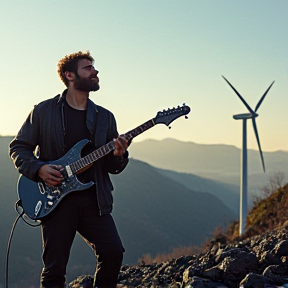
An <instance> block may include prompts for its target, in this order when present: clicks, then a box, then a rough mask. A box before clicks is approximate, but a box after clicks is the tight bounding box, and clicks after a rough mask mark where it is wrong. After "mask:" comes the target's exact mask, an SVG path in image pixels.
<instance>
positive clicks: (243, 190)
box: [222, 76, 275, 235]
mask: <svg viewBox="0 0 288 288" xmlns="http://www.w3.org/2000/svg"><path fill="white" fill-rule="evenodd" d="M222 77H223V78H224V79H225V81H226V82H227V83H228V84H229V86H230V87H231V88H232V89H233V90H234V92H235V93H236V94H237V95H238V97H239V98H240V100H241V101H242V102H243V104H244V105H245V106H246V108H247V109H248V111H249V113H242V114H237V115H233V118H234V119H235V120H242V125H243V126H242V128H243V132H242V137H243V138H242V155H241V179H240V221H239V235H242V234H243V233H244V230H245V223H246V218H247V202H248V201H247V187H248V185H247V178H248V170H247V120H248V119H252V124H253V128H254V132H255V136H256V140H257V144H258V148H259V152H260V158H261V162H262V166H263V170H264V172H265V164H264V158H263V153H262V150H261V145H260V140H259V135H258V131H257V125H256V117H258V114H257V113H256V112H257V110H258V109H259V107H260V105H261V104H262V102H263V100H264V98H265V96H266V95H267V93H268V91H269V90H270V88H271V87H272V85H273V84H274V82H275V81H273V82H272V84H271V85H270V86H269V87H268V89H267V90H266V92H265V93H264V94H263V96H262V97H261V99H260V100H259V102H258V103H257V105H256V107H255V110H254V111H253V110H252V109H251V108H250V106H249V105H248V104H247V102H246V101H245V100H244V99H243V97H242V96H241V95H240V94H239V93H238V91H237V90H236V89H235V88H234V87H233V86H232V84H231V83H230V82H229V81H228V80H227V79H226V78H225V77H224V76H222Z"/></svg>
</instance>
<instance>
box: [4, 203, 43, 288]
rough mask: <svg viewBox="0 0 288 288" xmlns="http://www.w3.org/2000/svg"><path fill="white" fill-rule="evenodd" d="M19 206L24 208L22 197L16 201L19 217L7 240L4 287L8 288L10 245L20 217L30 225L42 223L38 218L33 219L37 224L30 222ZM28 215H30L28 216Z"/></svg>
mask: <svg viewBox="0 0 288 288" xmlns="http://www.w3.org/2000/svg"><path fill="white" fill-rule="evenodd" d="M19 207H21V208H22V205H21V200H20V199H19V200H18V201H17V202H16V203H15V210H16V212H17V213H18V214H19V215H18V216H17V218H16V219H15V221H14V223H13V225H12V228H11V231H10V235H9V238H8V242H7V249H6V263H5V284H4V287H5V288H8V274H9V273H8V267H9V252H10V246H11V241H12V237H13V233H14V230H15V227H16V224H17V222H18V221H19V219H20V218H22V219H23V221H24V222H25V223H26V224H28V225H29V226H31V227H38V226H39V225H40V224H41V222H39V221H38V222H37V220H33V221H35V222H37V225H35V224H31V223H29V222H28V220H27V219H25V218H24V216H25V215H26V214H25V212H24V210H23V208H22V209H21V210H22V211H20V210H19V209H20V208H19ZM27 217H28V216H27ZM28 219H30V218H29V217H28Z"/></svg>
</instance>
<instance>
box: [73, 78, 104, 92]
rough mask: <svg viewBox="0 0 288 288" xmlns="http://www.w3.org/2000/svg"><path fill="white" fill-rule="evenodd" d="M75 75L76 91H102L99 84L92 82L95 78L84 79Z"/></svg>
mask: <svg viewBox="0 0 288 288" xmlns="http://www.w3.org/2000/svg"><path fill="white" fill-rule="evenodd" d="M75 75H76V77H75V80H74V87H75V89H76V90H79V91H85V92H90V91H97V90H99V89H100V86H99V83H98V82H96V81H95V80H92V78H93V76H92V77H89V78H83V77H81V76H79V75H77V74H75Z"/></svg>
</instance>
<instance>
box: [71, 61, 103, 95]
mask: <svg viewBox="0 0 288 288" xmlns="http://www.w3.org/2000/svg"><path fill="white" fill-rule="evenodd" d="M97 75H98V71H97V70H95V68H94V66H93V65H92V62H91V61H89V60H87V59H80V60H79V61H78V70H77V74H75V78H74V87H75V89H76V90H80V91H86V92H90V91H97V90H99V88H100V86H99V78H98V77H97Z"/></svg>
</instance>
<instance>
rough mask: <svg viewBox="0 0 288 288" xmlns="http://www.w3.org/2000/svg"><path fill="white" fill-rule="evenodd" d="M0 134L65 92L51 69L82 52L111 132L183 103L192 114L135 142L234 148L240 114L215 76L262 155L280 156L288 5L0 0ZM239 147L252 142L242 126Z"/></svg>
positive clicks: (287, 99) (285, 137) (287, 141)
mask: <svg viewBox="0 0 288 288" xmlns="http://www.w3.org/2000/svg"><path fill="white" fill-rule="evenodd" d="M0 39H1V40H0V41H1V45H0V57H1V58H0V63H1V68H2V69H1V70H0V97H1V98H0V135H14V134H16V133H17V131H18V130H19V129H20V126H21V125H22V123H23V122H24V120H25V118H26V117H27V115H28V113H29V112H30V111H31V109H32V108H33V106H34V105H35V104H37V103H39V102H40V101H42V100H45V99H47V98H51V97H53V96H55V95H57V94H58V93H61V92H62V91H63V90H64V88H65V87H64V85H63V84H62V82H61V81H60V79H59V78H58V76H57V72H56V70H57V68H56V66H57V62H58V60H59V59H61V58H62V57H63V56H65V55H66V54H69V53H73V52H76V51H79V50H90V51H91V53H92V55H93V56H94V58H95V60H96V61H95V66H96V67H97V69H98V70H99V71H100V73H99V78H100V85H101V89H100V91H98V92H95V93H91V96H90V97H91V99H92V100H94V101H95V102H96V103H97V104H99V105H102V106H104V107H106V108H108V109H109V110H111V111H112V112H113V113H114V115H115V117H116V119H117V122H118V130H119V132H120V133H125V132H127V131H128V130H130V129H132V128H135V127H136V126H138V125H140V124H142V123H144V122H146V121H147V120H149V119H151V118H153V117H155V115H156V113H157V112H158V111H159V110H162V109H166V108H169V107H173V106H177V105H179V104H180V105H182V103H187V104H188V105H189V106H190V107H191V109H192V111H191V113H190V117H189V119H188V120H185V119H184V118H183V117H182V118H180V119H177V120H176V121H175V122H173V123H172V124H171V126H172V129H171V130H169V129H168V128H167V127H165V126H164V125H157V126H156V127H153V128H152V129H150V130H149V131H147V132H145V133H144V134H142V135H141V136H138V137H137V138H136V139H135V141H142V140H144V139H146V138H154V139H163V138H167V137H172V138H176V139H179V140H182V141H192V142H196V143H201V144H214V143H215V144H219V143H223V144H232V145H235V146H237V147H241V138H242V137H241V135H242V134H241V133H242V123H241V121H236V120H233V118H232V116H233V114H237V113H243V112H246V111H247V110H246V108H245V106H244V105H243V104H242V102H241V101H240V99H239V98H238V97H237V95H236V94H235V93H234V92H233V90H232V89H231V88H230V87H229V86H228V85H227V83H226V82H225V81H224V80H223V78H222V76H221V75H224V76H225V77H226V78H227V79H228V80H229V81H230V82H231V83H232V84H233V85H234V86H235V88H236V89H237V90H238V91H239V92H240V94H241V95H242V96H243V97H244V98H245V100H246V101H247V102H248V103H249V105H250V106H251V107H252V109H254V108H255V106H256V104H257V102H258V101H259V99H260V98H261V96H262V95H263V94H264V92H265V91H266V89H267V88H268V86H269V85H270V84H271V83H272V81H274V80H275V84H274V86H273V87H272V88H271V90H270V92H269V93H268V95H267V97H266V98H265V100H264V102H263V103H262V105H261V107H260V108H259V110H258V113H259V117H258V118H257V125H258V132H259V136H260V140H261V145H262V150H263V151H275V150H279V149H281V150H286V151H288V129H287V128H288V127H287V126H288V125H287V124H288V105H287V104H288V1H287V0H277V1H272V0H269V1H267V0H253V1H251V0H241V1H236V0H235V1H233V0H219V1H217V0H209V1H208V0H199V1H194V0H182V1H181V0H178V1H176V0H174V1H172V0H162V1H160V0H159V1H157V0H142V1H140V0H138V1H136V0H123V1H122V0H115V1H109V0H105V1H100V0H99V1H97V0H93V1H92V0H91V1H85V0H83V1H75V0H69V1H68V0H61V1H59V0H53V1H48V0H46V1H44V0H42V1H41V0H22V1H20V0H18V1H14V0H6V1H5V0H0ZM248 124H249V125H248V148H251V149H257V143H256V139H255V136H254V134H253V130H252V123H248Z"/></svg>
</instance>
